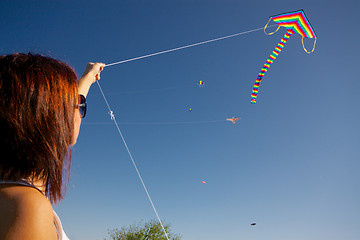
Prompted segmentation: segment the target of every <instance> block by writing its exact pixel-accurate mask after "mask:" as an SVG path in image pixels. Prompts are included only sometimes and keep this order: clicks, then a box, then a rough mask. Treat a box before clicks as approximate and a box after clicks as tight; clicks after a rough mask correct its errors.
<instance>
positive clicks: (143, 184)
mask: <svg viewBox="0 0 360 240" xmlns="http://www.w3.org/2000/svg"><path fill="white" fill-rule="evenodd" d="M96 83H97V84H98V87H99V89H100V92H101V94H102V95H103V97H104V100H105V103H106V105H107V107H108V109H109V114H110V117H111V120H113V121H114V123H115V125H116V128H117V130H118V132H119V134H120V136H121V139H122V141H123V143H124V145H125V148H126V150H127V152H128V154H129V156H130V159H131V161H132V163H133V165H134V168H135V170H136V172H137V174H138V176H139V179H140V181H141V184H142V186H143V187H144V190H145V192H146V195H147V197H148V198H149V201H150V203H151V206H152V208H153V209H154V212H155V214H156V217H157V219H158V220H159V223H160V225H161V227H162V229H163V231H164V233H165V236H166V239H167V240H169V237H168V235H167V233H166V230H165V228H164V226H163V223H162V221H161V219H160V217H159V214H158V213H157V211H156V208H155V205H154V203H153V201H152V200H151V197H150V194H149V192H148V190H147V188H146V186H145V183H144V181H143V179H142V177H141V174H140V172H139V170H138V168H137V167H136V164H135V161H134V159H133V157H132V155H131V152H130V150H129V147H128V146H127V144H126V141H125V138H124V136H123V135H122V133H121V130H120V128H119V125H118V123H117V121H116V119H115V115H114V112H113V111H112V110H111V108H110V105H109V103H108V101H107V100H106V97H105V95H104V92H103V90H102V89H101V86H100V84H99V81H96Z"/></svg>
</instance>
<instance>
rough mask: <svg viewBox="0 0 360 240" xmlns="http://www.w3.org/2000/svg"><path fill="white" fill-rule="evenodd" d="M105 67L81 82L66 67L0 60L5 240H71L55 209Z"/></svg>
mask: <svg viewBox="0 0 360 240" xmlns="http://www.w3.org/2000/svg"><path fill="white" fill-rule="evenodd" d="M104 66H105V65H104V64H102V63H89V64H88V65H87V67H86V70H85V72H84V74H83V75H82V77H81V78H80V79H79V81H78V80H77V76H76V73H75V71H74V70H73V69H72V68H71V67H69V66H68V65H67V64H65V63H63V62H61V61H59V60H56V59H53V58H50V57H44V56H40V55H34V54H22V53H17V54H12V55H4V56H0V151H1V154H2V156H1V158H0V240H15V239H21V240H27V239H31V240H35V239H37V240H45V239H46V240H57V239H68V238H67V237H66V235H65V233H64V232H63V230H62V227H61V222H60V220H59V218H58V217H57V215H56V213H55V212H54V211H53V209H52V204H55V203H57V202H58V201H59V200H61V198H62V197H63V188H64V187H63V183H65V184H64V185H65V186H66V183H67V181H68V177H69V176H67V177H64V175H63V172H64V171H63V170H64V169H65V170H67V171H66V172H68V173H69V168H70V162H71V159H70V158H71V152H70V147H71V146H72V145H74V144H75V143H76V139H77V137H78V134H79V130H80V123H81V118H82V117H84V116H85V113H86V101H85V99H86V95H87V93H88V91H89V88H90V86H91V84H92V83H94V82H95V81H96V80H99V79H100V72H101V71H102V69H103V67H104Z"/></svg>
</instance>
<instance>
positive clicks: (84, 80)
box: [78, 62, 105, 97]
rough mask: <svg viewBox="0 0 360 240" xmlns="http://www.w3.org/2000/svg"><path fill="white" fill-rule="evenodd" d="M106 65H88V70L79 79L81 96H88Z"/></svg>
mask: <svg viewBox="0 0 360 240" xmlns="http://www.w3.org/2000/svg"><path fill="white" fill-rule="evenodd" d="M104 67H105V64H104V63H91V62H90V63H88V64H87V65H86V69H85V71H84V73H83V75H82V76H81V78H80V79H79V89H78V92H79V94H82V95H84V96H85V97H86V96H87V94H88V92H89V89H90V87H91V84H93V83H94V82H96V81H97V80H99V79H100V72H101V71H102V70H103V69H104Z"/></svg>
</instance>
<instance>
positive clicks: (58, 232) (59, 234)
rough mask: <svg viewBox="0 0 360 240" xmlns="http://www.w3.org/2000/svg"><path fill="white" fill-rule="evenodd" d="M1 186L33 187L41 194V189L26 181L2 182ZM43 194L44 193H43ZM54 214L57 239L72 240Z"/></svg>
mask: <svg viewBox="0 0 360 240" xmlns="http://www.w3.org/2000/svg"><path fill="white" fill-rule="evenodd" d="M0 184H11V185H21V186H26V187H32V188H35V189H37V190H38V191H39V192H41V191H40V189H38V188H37V187H35V186H34V185H32V184H31V183H29V182H27V181H25V180H19V181H4V180H0ZM41 193H42V192H41ZM53 212H54V226H55V229H56V235H57V239H58V240H70V239H69V238H68V237H67V236H66V234H65V232H64V230H63V228H62V225H61V221H60V218H59V217H58V215H57V214H56V212H55V211H54V210H53Z"/></svg>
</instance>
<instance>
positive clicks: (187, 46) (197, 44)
mask: <svg viewBox="0 0 360 240" xmlns="http://www.w3.org/2000/svg"><path fill="white" fill-rule="evenodd" d="M274 26H277V25H271V26H268V28H270V27H274ZM259 30H264V27H261V28H256V29H253V30H248V31H245V32H240V33H235V34H231V35H228V36H224V37H219V38H215V39H211V40H207V41H203V42H198V43H193V44H189V45H185V46H182V47H177V48H173V49H168V50H164V51H161V52H156V53H151V54H147V55H144V56H140V57H135V58H130V59H126V60H122V61H119V62H114V63H109V64H106V65H105V67H110V66H113V65H117V64H122V63H127V62H132V61H135V60H139V59H143V58H148V57H153V56H156V55H160V54H164V53H169V52H175V51H178V50H182V49H185V48H190V47H195V46H199V45H203V44H206V43H211V42H216V41H220V40H223V39H227V38H232V37H236V36H240V35H244V34H247V33H251V32H256V31H259Z"/></svg>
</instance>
